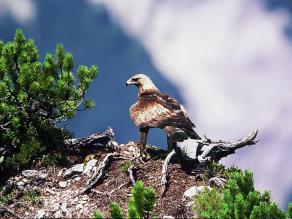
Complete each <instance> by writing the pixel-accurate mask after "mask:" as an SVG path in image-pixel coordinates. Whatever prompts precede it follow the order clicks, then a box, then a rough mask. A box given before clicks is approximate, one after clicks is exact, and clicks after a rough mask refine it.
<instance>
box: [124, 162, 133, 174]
mask: <svg viewBox="0 0 292 219" xmlns="http://www.w3.org/2000/svg"><path fill="white" fill-rule="evenodd" d="M130 166H131V161H125V162H124V163H123V165H122V171H123V172H124V173H128V169H129V167H130Z"/></svg>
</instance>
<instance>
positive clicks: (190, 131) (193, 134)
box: [183, 129, 201, 140]
mask: <svg viewBox="0 0 292 219" xmlns="http://www.w3.org/2000/svg"><path fill="white" fill-rule="evenodd" d="M183 130H184V131H185V132H186V133H187V134H188V135H189V137H190V138H191V139H198V140H200V139H201V137H200V136H199V135H198V133H197V132H196V131H195V130H194V129H183Z"/></svg>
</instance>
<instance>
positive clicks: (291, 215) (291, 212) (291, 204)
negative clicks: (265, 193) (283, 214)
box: [287, 202, 292, 218]
mask: <svg viewBox="0 0 292 219" xmlns="http://www.w3.org/2000/svg"><path fill="white" fill-rule="evenodd" d="M287 216H288V218H292V202H289V204H288V215H287Z"/></svg>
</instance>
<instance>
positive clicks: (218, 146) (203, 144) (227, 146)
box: [175, 130, 258, 164]
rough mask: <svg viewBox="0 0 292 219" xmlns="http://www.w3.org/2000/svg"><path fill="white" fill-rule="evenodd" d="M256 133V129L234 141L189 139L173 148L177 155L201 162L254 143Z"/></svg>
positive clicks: (218, 158) (216, 158)
mask: <svg viewBox="0 0 292 219" xmlns="http://www.w3.org/2000/svg"><path fill="white" fill-rule="evenodd" d="M257 133H258V131H257V130H255V131H252V132H250V133H249V134H248V135H247V136H246V137H245V138H243V139H239V140H237V141H234V142H226V141H221V140H219V141H213V140H211V139H209V138H207V137H205V139H203V140H192V141H191V142H190V141H189V142H188V145H184V142H179V143H178V147H176V148H175V150H176V153H177V155H178V156H182V157H183V158H185V159H186V160H189V161H191V162H197V163H200V164H202V163H204V162H206V161H211V160H213V161H219V160H220V159H221V158H223V157H227V156H228V155H230V154H234V153H235V151H236V150H237V149H239V148H242V147H245V146H248V145H254V144H256V143H257V141H256V140H255V138H256V136H257ZM190 149H192V150H190Z"/></svg>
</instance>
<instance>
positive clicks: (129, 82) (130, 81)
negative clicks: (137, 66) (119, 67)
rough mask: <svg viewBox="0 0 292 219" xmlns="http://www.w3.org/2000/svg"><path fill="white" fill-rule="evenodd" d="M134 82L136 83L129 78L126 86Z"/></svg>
mask: <svg viewBox="0 0 292 219" xmlns="http://www.w3.org/2000/svg"><path fill="white" fill-rule="evenodd" d="M132 84H134V82H133V81H132V79H131V78H130V79H129V80H127V82H126V86H129V85H132Z"/></svg>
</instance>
